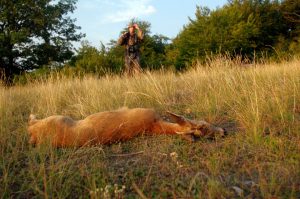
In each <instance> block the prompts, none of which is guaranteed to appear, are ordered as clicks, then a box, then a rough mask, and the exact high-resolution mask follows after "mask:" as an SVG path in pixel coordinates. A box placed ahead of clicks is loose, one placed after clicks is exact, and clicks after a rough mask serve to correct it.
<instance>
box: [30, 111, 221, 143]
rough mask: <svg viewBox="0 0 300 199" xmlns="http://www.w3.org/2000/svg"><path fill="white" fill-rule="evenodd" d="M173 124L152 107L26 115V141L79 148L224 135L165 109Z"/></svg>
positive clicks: (202, 122) (216, 129) (203, 124)
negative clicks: (142, 138)
mask: <svg viewBox="0 0 300 199" xmlns="http://www.w3.org/2000/svg"><path fill="white" fill-rule="evenodd" d="M168 115H169V116H170V119H172V120H173V121H174V122H175V123H171V122H167V121H164V120H163V119H162V118H161V117H159V115H158V114H157V113H156V112H155V111H154V110H153V109H146V108H134V109H128V108H123V109H119V110H116V111H106V112H100V113H95V114H92V115H90V116H88V117H86V118H85V119H83V120H78V121H76V120H73V119H72V118H70V117H67V116H59V115H55V116H50V117H48V118H45V119H41V120H38V119H36V117H35V116H34V115H32V114H31V115H30V117H29V122H28V133H29V135H30V141H29V142H30V143H31V144H34V145H40V144H42V143H45V142H47V140H48V141H50V144H51V145H52V146H54V147H80V146H88V145H97V144H111V143H115V142H119V141H125V140H129V139H131V138H133V137H136V136H138V135H141V134H146V135H159V134H169V135H173V134H174V135H180V136H182V137H183V138H184V139H187V140H189V141H195V139H196V138H197V137H201V136H209V137H212V136H216V135H219V136H224V135H225V133H226V132H225V130H224V129H222V128H219V127H215V126H213V125H211V124H209V123H207V122H205V121H192V120H188V119H186V118H184V117H182V116H179V115H176V114H174V113H170V112H168Z"/></svg>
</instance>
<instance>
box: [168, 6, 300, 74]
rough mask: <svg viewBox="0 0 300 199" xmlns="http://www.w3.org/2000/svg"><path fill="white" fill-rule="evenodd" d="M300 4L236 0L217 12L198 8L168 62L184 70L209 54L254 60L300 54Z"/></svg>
mask: <svg viewBox="0 0 300 199" xmlns="http://www.w3.org/2000/svg"><path fill="white" fill-rule="evenodd" d="M299 4H300V2H299V1H295V0H284V1H275V0H273V1H271V0H232V1H229V2H228V4H226V5H225V6H224V7H222V8H219V9H216V10H214V11H211V10H210V9H208V8H206V7H199V6H198V7H197V9H196V13H195V19H190V22H189V23H188V24H187V25H186V26H185V27H184V28H183V30H182V31H181V32H180V33H179V34H178V36H177V37H176V38H175V39H174V41H173V44H172V47H171V48H170V50H171V52H168V54H170V55H172V56H170V57H168V59H170V60H171V62H173V63H174V64H175V65H176V67H177V68H179V69H180V68H182V67H185V66H186V64H191V62H192V61H193V60H195V59H200V60H201V59H202V60H203V59H205V56H206V55H207V54H208V53H209V54H210V53H225V52H226V53H229V54H230V55H232V56H235V55H237V54H239V55H242V56H244V57H247V58H250V59H253V58H254V56H257V55H259V54H262V53H268V54H270V55H272V54H275V53H277V52H282V51H283V52H287V53H294V52H295V51H296V50H298V51H299V47H298V46H300V45H299V35H300V34H299V21H300V20H299V16H300V15H299V10H300V9H299ZM297 47H298V49H297ZM274 49H275V51H274Z"/></svg>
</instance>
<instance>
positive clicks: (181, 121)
mask: <svg viewBox="0 0 300 199" xmlns="http://www.w3.org/2000/svg"><path fill="white" fill-rule="evenodd" d="M167 114H168V115H169V116H170V118H171V119H172V120H173V121H174V122H176V123H178V124H180V125H187V124H189V122H188V121H187V119H185V118H184V117H183V116H180V115H177V114H175V113H171V112H169V111H167Z"/></svg>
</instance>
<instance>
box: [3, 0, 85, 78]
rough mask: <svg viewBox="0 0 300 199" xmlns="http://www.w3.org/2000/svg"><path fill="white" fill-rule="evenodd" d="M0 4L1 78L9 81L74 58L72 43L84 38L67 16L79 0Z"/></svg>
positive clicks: (13, 0) (7, 1) (9, 0)
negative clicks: (21, 74)
mask: <svg viewBox="0 0 300 199" xmlns="http://www.w3.org/2000/svg"><path fill="white" fill-rule="evenodd" d="M0 2H1V3H0V70H1V73H0V74H2V77H3V76H5V77H6V78H7V79H6V80H7V81H10V80H11V78H12V76H13V75H14V74H18V73H20V72H21V71H24V70H31V69H34V68H39V67H42V66H43V65H47V64H50V63H51V62H55V63H63V62H64V61H65V60H68V59H70V58H71V56H72V55H73V51H72V44H71V42H72V41H78V40H80V38H82V36H83V35H82V34H80V33H77V32H76V31H77V30H78V29H79V27H78V26H76V25H75V24H74V22H75V20H74V19H72V18H70V17H69V16H68V15H67V14H68V13H72V12H73V11H74V9H75V3H76V0H58V1H54V0H0Z"/></svg>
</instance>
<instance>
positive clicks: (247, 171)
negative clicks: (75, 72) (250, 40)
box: [0, 60, 300, 198]
mask: <svg viewBox="0 0 300 199" xmlns="http://www.w3.org/2000/svg"><path fill="white" fill-rule="evenodd" d="M123 106H127V107H129V108H133V107H151V108H155V109H156V110H157V111H158V112H159V113H161V114H162V115H164V112H165V111H167V110H170V111H172V112H175V113H178V114H182V115H184V116H186V117H188V118H191V119H198V120H200V119H204V120H206V121H208V122H211V123H214V124H216V125H219V126H221V127H224V128H226V129H228V131H229V136H228V137H226V138H224V139H217V140H206V139H201V140H200V141H199V142H196V143H194V144H190V143H187V142H186V141H184V140H182V139H181V138H180V137H177V136H166V135H162V136H155V137H151V136H150V137H149V136H144V137H137V138H135V139H133V140H130V141H128V142H125V143H116V144H113V145H110V146H98V147H87V148H73V149H53V148H51V147H49V146H42V147H39V148H34V147H32V146H30V145H29V144H28V135H27V131H26V127H27V119H28V116H29V114H30V113H35V114H37V115H38V117H39V118H43V117H47V116H49V115H53V114H63V115H69V116H71V117H73V118H75V119H81V118H84V117H86V116H88V115H89V114H92V113H95V112H100V111H104V110H113V109H117V108H120V107H123ZM299 146H300V60H294V61H290V62H285V63H281V64H264V65H257V66H255V67H254V66H253V67H249V68H243V67H239V66H237V65H234V64H233V63H231V62H230V61H228V60H227V61H226V60H215V61H214V62H212V64H211V67H200V66H199V67H197V68H195V69H191V70H189V71H187V72H186V73H184V74H177V75H176V74H174V73H171V72H157V73H146V74H143V75H141V76H139V77H135V78H124V77H116V76H114V77H103V78H101V79H97V78H94V77H92V76H85V77H83V78H78V79H76V78H72V79H71V78H65V77H63V76H60V75H58V74H53V75H52V76H50V77H49V78H48V79H46V80H35V81H33V82H32V83H29V84H27V85H25V86H15V87H12V88H4V87H1V86H0V195H1V197H2V198H10V197H14V198H73V197H75V198H139V197H141V198H143V197H144V198H145V197H147V198H173V197H174V198H175V197H182V198H191V197H193V198H244V197H249V198H272V197H274V198H299V197H300V169H299V168H300V163H299V160H300V147H299ZM135 153H136V154H135ZM124 154H125V156H123V155H124ZM126 154H131V155H128V156H126ZM238 190H240V191H238Z"/></svg>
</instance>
